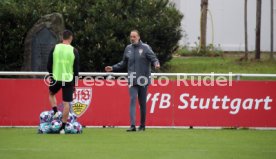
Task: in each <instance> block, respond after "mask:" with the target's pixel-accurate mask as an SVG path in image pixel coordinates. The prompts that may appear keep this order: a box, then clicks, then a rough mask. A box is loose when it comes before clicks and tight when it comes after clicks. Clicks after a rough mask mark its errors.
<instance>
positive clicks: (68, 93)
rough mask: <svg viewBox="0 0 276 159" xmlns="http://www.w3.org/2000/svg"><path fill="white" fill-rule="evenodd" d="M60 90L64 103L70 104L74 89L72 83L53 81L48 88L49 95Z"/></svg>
mask: <svg viewBox="0 0 276 159" xmlns="http://www.w3.org/2000/svg"><path fill="white" fill-rule="evenodd" d="M60 89H62V100H63V101H64V102H72V101H73V93H74V89H75V88H74V82H61V81H54V80H53V81H52V82H51V85H50V86H49V91H50V94H52V95H55V94H57V92H58V91H59V90H60Z"/></svg>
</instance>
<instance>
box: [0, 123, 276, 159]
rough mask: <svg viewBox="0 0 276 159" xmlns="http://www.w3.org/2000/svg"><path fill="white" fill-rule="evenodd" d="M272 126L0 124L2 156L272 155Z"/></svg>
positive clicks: (270, 158)
mask: <svg viewBox="0 0 276 159" xmlns="http://www.w3.org/2000/svg"><path fill="white" fill-rule="evenodd" d="M275 156H276V131H260V130H200V129H147V131H146V132H135V133H127V132H125V129H119V128H115V129H114V128H113V129H110V128H108V129H100V128H97V129H95V128H94V129H84V133H83V134H80V135H39V134H36V129H34V128H0V158H1V159H17V158H20V159H31V158H32V159H36V158H39V159H53V158H63V159H71V158H72V159H87V158H94V159H186V158H187V159H275Z"/></svg>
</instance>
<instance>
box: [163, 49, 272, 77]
mask: <svg viewBox="0 0 276 159" xmlns="http://www.w3.org/2000/svg"><path fill="white" fill-rule="evenodd" d="M242 55H243V54H238V53H237V54H226V55H225V56H224V57H174V58H173V59H172V60H171V61H169V62H168V63H167V64H165V66H163V70H162V72H168V73H181V72H182V73H211V72H214V73H229V72H232V73H252V74H276V61H270V60H268V59H267V58H268V54H264V55H263V56H264V57H263V59H262V60H260V61H252V60H249V61H246V62H245V61H243V62H241V61H239V59H240V57H241V56H242ZM251 56H252V55H251ZM243 79H268V80H276V79H275V78H243Z"/></svg>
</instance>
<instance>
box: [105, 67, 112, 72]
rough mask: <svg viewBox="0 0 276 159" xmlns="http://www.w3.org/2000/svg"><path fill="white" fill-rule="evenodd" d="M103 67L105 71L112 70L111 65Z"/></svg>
mask: <svg viewBox="0 0 276 159" xmlns="http://www.w3.org/2000/svg"><path fill="white" fill-rule="evenodd" d="M104 69H105V71H106V72H111V71H113V69H112V67H111V66H106V67H105V68H104Z"/></svg>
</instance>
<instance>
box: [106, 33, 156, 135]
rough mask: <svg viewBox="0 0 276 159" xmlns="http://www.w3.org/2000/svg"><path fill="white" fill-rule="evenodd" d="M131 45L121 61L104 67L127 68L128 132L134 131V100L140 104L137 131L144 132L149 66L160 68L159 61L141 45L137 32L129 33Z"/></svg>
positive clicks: (145, 45) (115, 69)
mask: <svg viewBox="0 0 276 159" xmlns="http://www.w3.org/2000/svg"><path fill="white" fill-rule="evenodd" d="M130 41H131V44H130V45H128V46H127V47H126V48H125V51H124V56H123V60H122V61H121V62H119V63H117V64H115V65H113V66H107V67H105V71H107V72H111V71H119V70H122V69H124V68H125V67H127V70H128V83H129V94H130V125H131V126H130V128H129V129H128V130H127V131H128V132H132V131H136V127H135V125H136V120H135V119H136V117H135V115H136V111H135V110H136V98H137V96H138V100H139V104H140V113H141V121H140V126H139V128H138V130H139V131H145V123H146V102H147V90H148V85H149V84H150V82H151V81H150V76H151V65H153V66H154V67H155V68H156V69H159V68H160V64H159V61H158V59H157V57H156V55H155V54H154V52H153V51H152V49H151V47H150V46H149V45H147V44H144V43H142V41H141V40H140V35H139V32H138V31H137V30H133V31H131V33H130Z"/></svg>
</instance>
